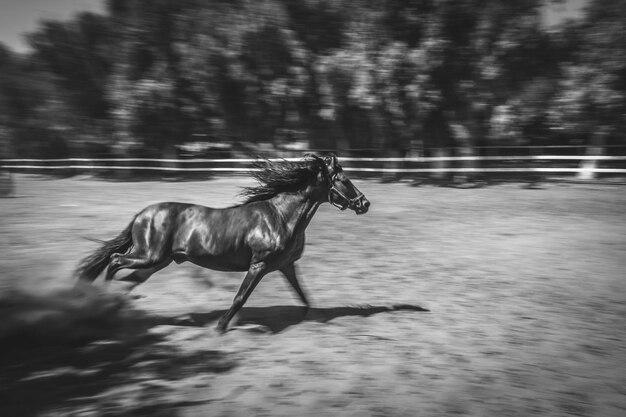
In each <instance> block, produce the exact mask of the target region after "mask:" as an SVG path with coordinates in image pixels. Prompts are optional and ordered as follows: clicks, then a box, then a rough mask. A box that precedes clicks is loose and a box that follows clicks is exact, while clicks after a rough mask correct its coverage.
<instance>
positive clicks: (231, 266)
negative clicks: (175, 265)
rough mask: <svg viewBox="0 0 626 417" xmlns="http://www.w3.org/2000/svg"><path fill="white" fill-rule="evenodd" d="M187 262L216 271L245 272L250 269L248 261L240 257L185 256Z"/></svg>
mask: <svg viewBox="0 0 626 417" xmlns="http://www.w3.org/2000/svg"><path fill="white" fill-rule="evenodd" d="M185 260H187V261H189V262H191V263H193V264H196V265H198V266H201V267H203V268H208V269H214V270H216V271H247V270H248V268H249V267H250V259H249V258H245V257H240V256H232V255H230V256H225V255H222V256H213V255H204V256H186V259H185Z"/></svg>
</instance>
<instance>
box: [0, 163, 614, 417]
mask: <svg viewBox="0 0 626 417" xmlns="http://www.w3.org/2000/svg"><path fill="white" fill-rule="evenodd" d="M15 180H16V195H15V196H14V198H6V199H2V200H0V231H1V233H0V254H1V255H0V256H1V263H0V291H1V292H0V314H2V320H1V322H0V338H1V339H0V342H1V343H0V346H1V347H0V351H1V353H2V354H1V355H0V357H1V360H0V415H2V416H30V415H37V416H59V417H60V416H82V417H92V416H98V417H99V416H139V415H150V416H198V417H206V416H381V417H382V416H429V417H430V416H451V415H470V416H480V417H482V416H499V417H502V416H533V415H536V416H565V415H573V416H599V417H611V416H615V417H618V416H624V415H626V372H624V366H625V364H626V275H625V272H624V271H625V270H626V187H625V186H619V185H600V184H598V185H593V184H588V185H574V184H556V183H548V184H545V185H544V186H543V187H542V188H541V189H524V188H523V187H521V186H520V184H503V185H494V186H489V187H484V188H478V189H454V188H440V187H433V186H423V187H412V186H410V185H409V184H408V183H393V184H381V183H378V182H375V181H358V180H357V181H355V185H357V187H359V188H360V189H361V191H362V192H363V193H364V194H365V195H366V196H367V197H368V199H369V200H370V201H371V203H372V207H371V209H370V212H369V213H368V214H366V215H364V216H356V215H355V214H354V213H352V212H348V211H346V212H340V211H339V210H337V209H335V208H334V207H332V206H330V205H324V206H322V207H321V208H320V210H319V211H318V213H317V215H316V217H315V218H314V219H313V221H312V223H311V225H310V226H309V229H308V232H307V242H308V243H307V247H306V250H305V253H304V256H303V258H302V259H301V261H300V262H299V263H298V264H299V272H300V277H301V282H302V283H303V285H304V286H305V288H306V290H308V293H309V294H310V298H311V299H312V302H313V303H314V305H315V308H314V309H312V310H310V311H309V312H308V314H306V315H305V311H304V309H303V308H302V307H301V306H300V304H299V302H298V300H297V298H296V297H295V296H294V294H292V292H291V289H290V288H289V287H288V285H287V283H286V282H285V281H284V279H283V278H282V277H281V276H280V275H279V274H277V273H273V274H270V275H268V276H267V277H265V278H264V279H263V281H262V282H261V283H260V284H259V286H258V288H257V289H256V291H255V292H254V293H253V294H252V297H251V298H250V300H249V302H248V304H247V305H246V307H245V308H244V309H243V310H242V312H241V313H240V315H239V316H238V319H236V320H234V322H233V324H234V325H237V326H238V328H237V329H235V330H232V331H230V332H228V333H226V334H225V335H218V334H217V333H216V332H215V331H214V327H215V324H216V321H217V319H218V317H219V316H220V314H221V313H222V312H223V311H224V310H225V309H227V308H228V307H229V305H230V302H231V301H232V298H233V297H234V295H235V292H236V290H237V288H238V286H239V284H240V282H241V280H242V278H243V274H241V273H222V272H216V271H209V270H205V269H201V268H198V267H195V266H193V265H190V264H183V265H178V266H176V265H172V266H170V267H169V268H166V269H164V270H163V271H161V272H159V273H158V274H156V275H154V276H153V277H152V278H151V279H150V280H149V281H148V282H146V283H145V284H143V285H141V286H139V287H137V288H136V289H135V290H134V291H133V292H132V293H131V295H133V296H136V297H135V298H136V299H131V300H130V301H127V302H125V301H124V300H125V299H124V298H121V297H120V296H118V295H116V293H115V291H117V290H118V288H117V287H112V288H109V289H108V292H106V293H105V292H102V291H98V290H96V289H94V288H93V287H78V288H75V289H73V288H71V284H72V282H73V281H72V271H73V269H74V268H75V266H76V264H77V263H78V261H79V260H80V259H81V258H82V257H84V256H85V255H87V254H88V253H89V252H90V251H92V250H93V249H95V248H96V246H97V244H96V243H93V242H92V241H89V240H86V239H85V238H94V239H109V238H112V237H114V236H115V235H117V234H118V233H119V232H120V231H121V230H122V229H123V228H124V227H125V226H126V224H127V223H128V221H130V219H131V217H132V216H133V215H134V214H135V213H136V212H137V211H139V210H140V209H142V208H143V207H144V206H146V205H148V204H150V203H154V202H159V201H184V202H194V203H200V204H204V205H209V206H216V207H225V206H228V205H232V204H235V203H237V202H238V201H239V200H238V198H237V197H236V194H237V192H238V190H239V187H241V186H243V185H248V184H250V182H249V181H250V180H248V179H246V178H243V177H238V178H234V179H225V178H224V179H215V180H210V181H193V182H175V181H170V182H157V181H142V182H115V181H102V180H95V179H92V178H87V177H75V178H70V179H50V178H45V177H35V176H28V175H16V176H15ZM137 297H138V298H137Z"/></svg>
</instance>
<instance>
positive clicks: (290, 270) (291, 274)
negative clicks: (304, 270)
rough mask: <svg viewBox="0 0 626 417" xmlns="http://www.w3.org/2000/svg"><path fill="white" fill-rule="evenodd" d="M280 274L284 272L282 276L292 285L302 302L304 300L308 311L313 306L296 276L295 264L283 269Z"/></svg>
mask: <svg viewBox="0 0 626 417" xmlns="http://www.w3.org/2000/svg"><path fill="white" fill-rule="evenodd" d="M280 272H282V274H283V275H284V276H285V278H286V279H287V282H289V284H291V287H292V288H293V289H294V290H295V291H296V293H297V294H298V297H300V300H302V302H303V303H304V305H305V306H306V307H307V309H308V308H309V307H310V305H311V304H310V303H309V300H308V298H307V296H306V294H305V293H304V290H302V287H300V283H299V282H298V277H297V274H296V266H295V264H290V265H287V266H285V267H283V268H281V269H280Z"/></svg>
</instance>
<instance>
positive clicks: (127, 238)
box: [76, 218, 135, 282]
mask: <svg viewBox="0 0 626 417" xmlns="http://www.w3.org/2000/svg"><path fill="white" fill-rule="evenodd" d="M134 222H135V219H134V218H133V220H132V221H131V222H130V223H129V224H128V226H126V229H124V230H123V231H122V232H121V233H120V234H119V235H118V236H117V237H115V238H113V239H111V240H107V241H99V242H101V243H102V245H101V246H100V247H99V248H98V249H96V250H95V251H94V252H93V253H92V254H91V255H88V256H87V257H85V258H84V259H83V260H82V261H81V262H80V264H79V265H78V268H76V275H77V276H78V279H80V280H83V281H88V282H93V281H94V280H95V279H96V278H98V275H100V273H101V272H102V271H103V270H104V268H106V266H107V265H108V264H109V260H110V258H111V255H113V254H114V253H125V252H126V251H128V249H130V247H131V246H132V245H133V238H132V234H131V231H132V228H133V223H134Z"/></svg>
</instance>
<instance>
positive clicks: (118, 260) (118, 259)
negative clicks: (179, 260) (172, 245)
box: [105, 252, 172, 285]
mask: <svg viewBox="0 0 626 417" xmlns="http://www.w3.org/2000/svg"><path fill="white" fill-rule="evenodd" d="M171 262H172V259H171V258H167V257H165V256H154V255H153V256H138V254H135V253H132V252H131V253H128V254H126V255H122V254H119V253H115V254H113V255H111V260H110V262H109V267H108V269H107V273H106V277H105V281H107V282H108V281H111V280H112V279H113V276H114V275H115V274H116V273H117V272H118V271H120V270H122V269H134V270H135V271H133V272H132V273H131V274H130V275H129V276H127V277H124V278H123V280H124V281H133V282H136V283H137V284H136V285H138V284H141V283H142V282H144V281H146V280H147V279H148V278H149V277H150V276H151V275H152V274H154V273H155V272H157V271H159V270H161V269H163V268H165V267H166V266H168V265H169V264H170V263H171Z"/></svg>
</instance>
